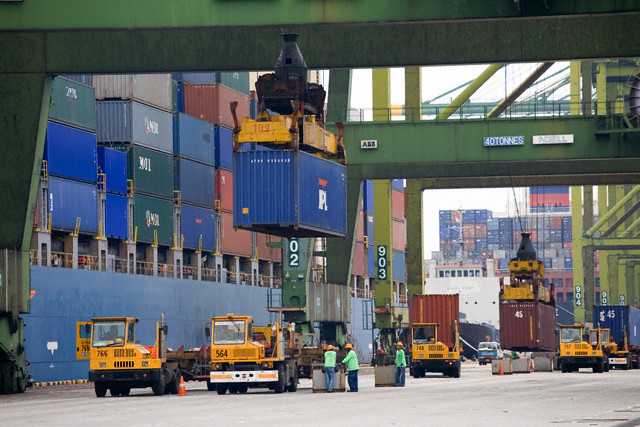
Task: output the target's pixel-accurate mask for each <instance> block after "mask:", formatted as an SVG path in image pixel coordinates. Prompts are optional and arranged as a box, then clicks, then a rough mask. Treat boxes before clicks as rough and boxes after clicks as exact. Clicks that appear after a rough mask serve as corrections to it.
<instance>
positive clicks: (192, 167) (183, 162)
mask: <svg viewBox="0 0 640 427" xmlns="http://www.w3.org/2000/svg"><path fill="white" fill-rule="evenodd" d="M173 176H174V188H175V189H176V190H180V194H181V198H182V200H183V201H185V202H188V203H193V204H196V205H202V206H211V207H213V206H214V205H215V181H214V168H213V166H211V165H205V164H204V163H199V162H194V161H192V160H188V159H180V158H178V159H176V161H175V173H174V175H173Z"/></svg>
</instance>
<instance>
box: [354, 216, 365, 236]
mask: <svg viewBox="0 0 640 427" xmlns="http://www.w3.org/2000/svg"><path fill="white" fill-rule="evenodd" d="M364 221H365V213H364V212H363V211H360V212H359V213H358V225H357V228H356V241H357V242H364Z"/></svg>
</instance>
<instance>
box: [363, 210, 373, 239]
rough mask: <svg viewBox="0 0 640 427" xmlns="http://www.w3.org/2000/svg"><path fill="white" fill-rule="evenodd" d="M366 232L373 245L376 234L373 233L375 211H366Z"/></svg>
mask: <svg viewBox="0 0 640 427" xmlns="http://www.w3.org/2000/svg"><path fill="white" fill-rule="evenodd" d="M364 228H365V229H364V234H365V235H366V236H367V240H369V244H370V245H373V244H374V242H375V240H374V234H373V228H374V226H373V212H365V213H364Z"/></svg>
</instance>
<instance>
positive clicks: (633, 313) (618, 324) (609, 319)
mask: <svg viewBox="0 0 640 427" xmlns="http://www.w3.org/2000/svg"><path fill="white" fill-rule="evenodd" d="M593 327H594V328H597V327H600V328H609V329H610V331H611V338H612V339H613V340H614V341H615V342H616V343H617V344H618V345H622V344H623V341H624V334H625V333H626V334H627V344H628V345H630V346H632V347H637V348H640V309H638V308H636V307H633V306H629V305H597V306H594V308H593Z"/></svg>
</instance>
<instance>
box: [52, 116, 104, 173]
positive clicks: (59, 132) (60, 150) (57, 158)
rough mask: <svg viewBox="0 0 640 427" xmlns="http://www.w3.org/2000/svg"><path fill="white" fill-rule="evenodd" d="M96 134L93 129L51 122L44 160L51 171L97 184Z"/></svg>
mask: <svg viewBox="0 0 640 427" xmlns="http://www.w3.org/2000/svg"><path fill="white" fill-rule="evenodd" d="M96 148H97V145H96V135H95V134H94V133H91V132H87V131H84V130H80V129H76V128H72V127H70V126H65V125H61V124H59V123H53V122H48V123H47V134H46V137H45V144H44V155H43V157H42V158H43V160H46V161H47V168H48V170H49V175H53V176H59V177H62V178H69V179H73V180H78V181H84V182H90V183H93V184H95V183H96V182H97V179H98V172H97V168H96V161H97V159H96Z"/></svg>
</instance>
